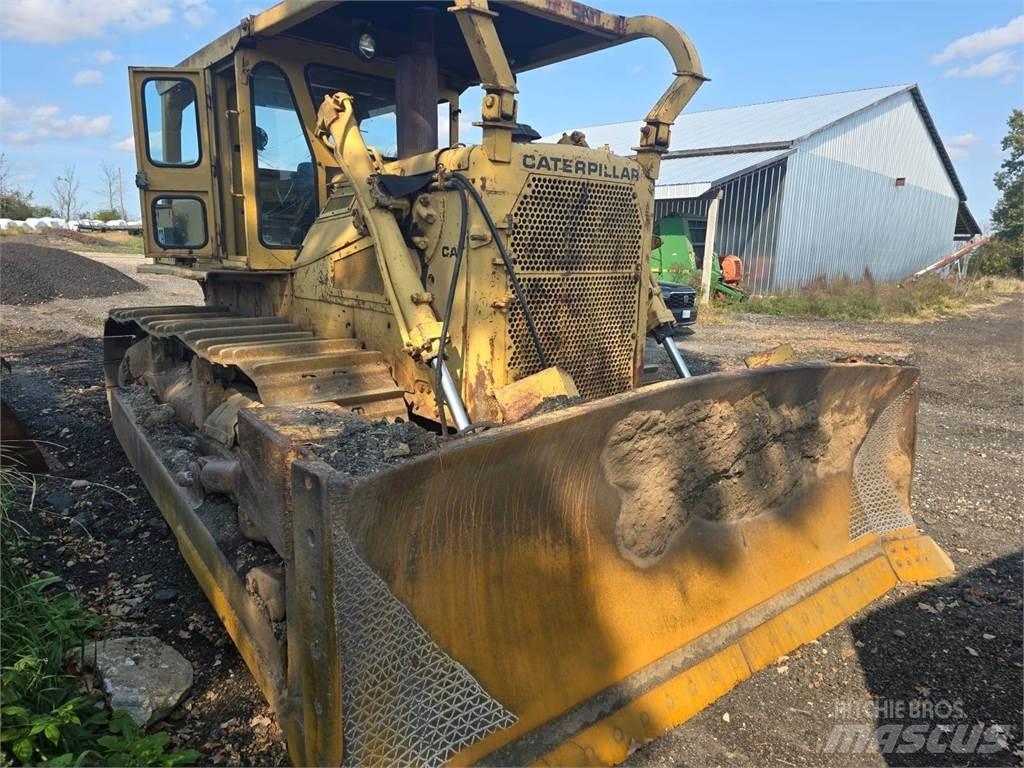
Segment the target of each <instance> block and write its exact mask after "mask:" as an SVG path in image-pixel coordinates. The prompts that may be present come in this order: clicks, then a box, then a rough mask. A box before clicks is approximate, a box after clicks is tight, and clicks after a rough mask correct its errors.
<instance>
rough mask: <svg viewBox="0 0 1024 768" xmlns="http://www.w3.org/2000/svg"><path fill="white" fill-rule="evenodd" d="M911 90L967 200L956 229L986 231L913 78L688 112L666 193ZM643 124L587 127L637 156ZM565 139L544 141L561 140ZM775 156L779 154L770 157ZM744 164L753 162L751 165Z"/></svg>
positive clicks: (664, 172) (711, 183)
mask: <svg viewBox="0 0 1024 768" xmlns="http://www.w3.org/2000/svg"><path fill="white" fill-rule="evenodd" d="M901 93H910V95H911V97H912V98H913V99H914V103H915V104H916V105H917V109H918V112H919V114H920V115H921V119H922V120H923V121H924V124H925V126H926V127H927V128H928V132H929V134H930V135H931V137H932V141H933V142H934V144H935V149H936V151H937V152H938V153H939V157H940V158H941V160H942V164H943V165H944V166H945V168H946V173H947V174H948V175H949V180H950V182H951V183H952V184H953V187H954V188H955V189H956V192H957V195H958V196H959V198H960V213H959V216H958V224H957V232H958V233H961V234H968V235H969V234H973V233H980V231H981V230H980V227H978V224H977V222H976V221H975V220H974V217H973V216H972V215H971V212H970V210H969V209H968V208H967V205H966V203H965V201H966V200H967V193H966V192H965V191H964V188H963V185H962V184H961V183H960V179H959V177H958V176H957V174H956V169H955V168H954V167H953V161H952V160H951V159H950V157H949V154H948V153H947V152H946V147H945V145H944V144H943V143H942V139H941V137H940V136H939V132H938V130H937V129H936V127H935V123H934V122H933V121H932V117H931V114H930V113H929V112H928V107H927V106H925V103H924V98H923V97H922V96H921V91H920V90H919V89H918V87H917V85H916V84H914V83H910V84H906V85H888V86H884V87H881V88H863V89H861V90H857V91H842V92H839V93H826V94H822V95H820V96H805V97H802V98H797V99H785V100H783V101H769V102H764V103H762V104H748V105H746V106H741V107H726V108H723V109H709V110H705V111H703V112H684V113H683V114H682V115H680V116H679V118H677V119H676V122H675V125H674V126H673V128H672V144H671V146H670V148H669V152H668V153H667V154H666V155H665V156H664V157H663V160H662V164H661V173H660V175H659V178H658V187H659V189H660V190H662V191H661V194H659V195H658V196H659V197H665V196H666V195H667V194H670V193H671V192H675V190H671V192H670V190H668V189H666V188H667V187H670V186H672V187H675V186H678V187H679V190H680V191H681V192H685V193H686V196H696V195H699V194H703V193H704V192H706V191H707V190H709V189H711V188H712V187H715V186H719V185H720V184H723V183H725V182H726V181H729V180H730V179H732V178H734V177H736V176H737V175H741V174H742V173H745V172H747V171H750V170H754V169H755V168H757V167H760V166H762V165H764V164H765V163H766V162H774V161H775V160H778V159H781V158H782V157H784V156H785V155H786V154H788V153H789V152H790V151H791V150H792V149H793V147H794V146H795V145H796V144H797V142H799V141H801V140H802V139H805V138H807V137H808V136H812V135H813V134H816V133H818V132H819V131H823V130H825V129H826V128H829V127H830V126H832V125H835V124H836V123H837V122H839V121H840V120H844V119H846V118H848V117H850V116H851V115H855V114H857V113H858V112H861V111H863V110H865V109H869V108H870V107H873V106H875V105H876V104H878V103H880V102H882V101H885V100H886V99H889V98H892V97H893V96H896V95H897V94H901ZM642 125H643V122H642V121H639V120H635V121H628V122H624V123H609V124H607V125H596V126H591V127H589V128H581V129H580V130H582V131H583V132H584V133H585V134H586V136H587V142H588V143H589V144H590V146H592V147H597V146H601V145H603V144H608V145H609V146H610V147H611V148H612V151H614V152H616V153H618V154H622V155H631V154H633V149H632V148H633V147H634V146H635V145H636V143H637V141H638V140H639V138H640V128H641V126H642ZM558 138H559V136H554V137H549V138H546V139H542V141H557V140H558ZM769 155H772V156H773V157H769ZM744 163H748V164H746V165H744Z"/></svg>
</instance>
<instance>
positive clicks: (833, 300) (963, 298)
mask: <svg viewBox="0 0 1024 768" xmlns="http://www.w3.org/2000/svg"><path fill="white" fill-rule="evenodd" d="M981 282H982V281H955V280H944V279H942V278H940V277H938V276H937V275H926V276H925V277H922V278H920V279H918V280H915V281H913V282H909V283H904V284H902V285H896V284H894V283H877V282H875V280H874V279H873V278H872V277H871V275H870V273H867V272H865V275H864V279H862V280H858V281H854V280H850V279H849V278H841V279H838V280H826V279H825V278H818V279H817V280H815V281H814V282H812V283H811V284H810V285H807V286H805V287H804V288H801V289H800V290H796V291H787V292H785V293H780V294H777V295H775V296H764V297H756V296H755V297H751V298H750V299H749V300H747V301H745V302H737V301H723V302H720V304H719V306H720V307H721V308H722V309H723V310H725V311H732V312H748V313H753V314H761V315H779V316H791V317H823V318H831V319H836V320H916V319H929V318H935V317H942V316H947V315H955V314H960V313H962V312H963V311H965V310H966V309H967V308H968V307H969V306H970V305H972V304H976V303H981V302H984V301H986V300H987V299H989V298H990V297H991V294H992V293H993V292H994V290H993V289H988V288H984V287H982V286H981V285H980V283H981ZM976 283H977V285H976ZM993 284H994V282H993Z"/></svg>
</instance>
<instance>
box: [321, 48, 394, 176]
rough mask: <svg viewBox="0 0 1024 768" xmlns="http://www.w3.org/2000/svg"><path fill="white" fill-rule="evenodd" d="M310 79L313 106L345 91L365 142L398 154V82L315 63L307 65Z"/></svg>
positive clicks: (386, 154)
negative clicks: (396, 113) (396, 116)
mask: <svg viewBox="0 0 1024 768" xmlns="http://www.w3.org/2000/svg"><path fill="white" fill-rule="evenodd" d="M306 82H307V84H308V85H309V93H310V96H311V97H312V99H313V109H320V105H321V104H322V103H323V100H324V96H329V95H331V94H332V93H338V91H342V92H344V93H347V94H349V95H350V96H352V99H353V101H354V102H355V110H356V118H357V119H358V120H359V132H360V133H362V134H363V141H365V142H366V143H367V145H368V146H371V147H375V148H376V149H377V150H378V151H379V152H380V153H381V154H382V155H384V157H386V158H392V159H393V158H395V157H396V156H397V155H398V124H397V122H396V120H395V83H394V81H392V80H388V79H386V78H383V77H373V76H372V75H363V74H360V73H358V72H348V71H345V70H343V69H335V68H334V67H325V66H322V65H320V64H313V65H311V66H309V67H307V68H306Z"/></svg>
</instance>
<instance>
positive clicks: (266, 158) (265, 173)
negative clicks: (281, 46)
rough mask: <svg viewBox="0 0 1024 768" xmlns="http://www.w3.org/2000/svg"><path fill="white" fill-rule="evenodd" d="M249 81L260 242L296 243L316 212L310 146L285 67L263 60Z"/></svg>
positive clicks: (274, 245)
mask: <svg viewBox="0 0 1024 768" xmlns="http://www.w3.org/2000/svg"><path fill="white" fill-rule="evenodd" d="M250 82H251V83H252V106H253V126H252V133H253V145H254V151H255V155H256V157H255V160H256V205H257V209H258V212H259V236H260V242H261V243H263V245H265V246H267V247H269V248H297V247H298V246H299V245H301V244H302V239H303V238H304V237H305V236H306V230H308V229H309V227H310V225H311V224H312V223H313V220H314V219H315V218H316V212H317V203H316V178H315V172H314V165H313V155H312V150H311V148H310V146H309V141H308V140H307V137H306V131H305V129H304V128H303V126H302V121H301V119H300V118H299V114H298V111H297V110H296V105H295V99H294V97H293V96H292V92H291V87H290V86H289V84H288V78H287V77H286V76H285V74H284V72H282V71H281V69H280V68H278V67H277V66H275V65H273V64H269V63H267V62H263V63H260V64H257V65H256V66H255V67H254V68H253V71H252V76H251V80H250Z"/></svg>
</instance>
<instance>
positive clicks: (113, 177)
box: [96, 163, 119, 219]
mask: <svg viewBox="0 0 1024 768" xmlns="http://www.w3.org/2000/svg"><path fill="white" fill-rule="evenodd" d="M100 173H101V174H102V176H103V186H102V187H101V188H100V189H99V190H98V192H99V194H101V195H103V197H105V198H106V200H107V207H106V210H108V211H116V210H117V190H118V176H119V172H118V169H117V168H115V167H114V166H112V165H110V164H109V163H103V164H102V165H101V166H100ZM96 218H99V216H97V217H96ZM114 218H115V219H116V218H118V217H117V216H114Z"/></svg>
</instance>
